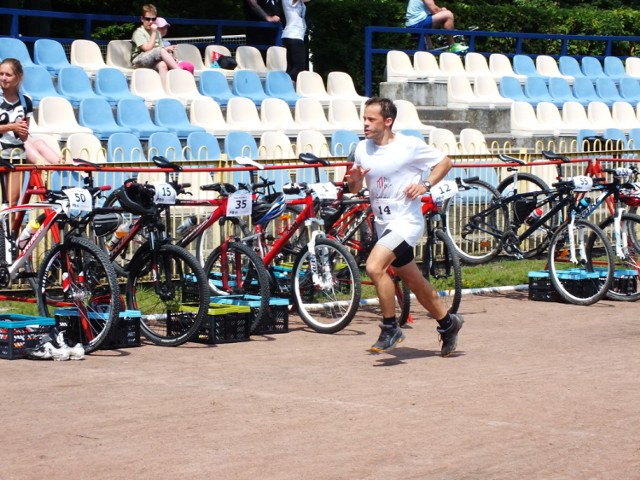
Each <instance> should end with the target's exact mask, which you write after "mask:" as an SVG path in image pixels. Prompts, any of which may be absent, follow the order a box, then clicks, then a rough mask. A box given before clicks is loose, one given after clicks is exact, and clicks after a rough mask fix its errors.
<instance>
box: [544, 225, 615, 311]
mask: <svg viewBox="0 0 640 480" xmlns="http://www.w3.org/2000/svg"><path fill="white" fill-rule="evenodd" d="M592 235H593V238H592ZM571 238H573V242H574V245H575V253H576V256H580V255H581V254H580V250H581V248H582V247H583V246H584V253H585V258H584V259H582V258H580V259H578V260H579V261H580V262H581V265H580V268H576V264H575V263H573V262H572V261H571V258H570V256H571V249H570V244H571ZM614 263H615V259H614V255H613V249H612V248H611V244H610V243H609V240H608V239H607V238H606V235H605V233H604V232H603V231H602V230H601V229H600V228H598V227H597V226H596V225H595V224H594V223H591V222H589V221H586V220H582V219H578V220H575V221H574V225H573V231H571V229H570V224H569V223H566V224H564V225H562V226H561V227H560V228H559V229H558V230H557V231H556V232H555V233H554V234H553V237H552V238H551V243H550V244H549V256H548V264H549V277H550V278H551V283H552V284H553V286H554V288H555V289H556V291H557V292H558V294H559V295H560V296H561V297H562V298H563V299H564V300H566V301H567V302H569V303H573V304H574V305H592V304H594V303H596V302H597V301H599V300H601V299H602V298H604V296H605V295H606V294H607V291H608V290H609V289H610V288H611V284H612V282H613V273H614V266H615V265H614Z"/></svg>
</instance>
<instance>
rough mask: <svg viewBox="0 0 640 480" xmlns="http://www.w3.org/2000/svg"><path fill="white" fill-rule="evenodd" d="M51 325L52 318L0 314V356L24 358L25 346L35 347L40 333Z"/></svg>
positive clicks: (53, 323)
mask: <svg viewBox="0 0 640 480" xmlns="http://www.w3.org/2000/svg"><path fill="white" fill-rule="evenodd" d="M53 325H55V320H54V319H53V318H47V317H35V316H30V315H20V314H16V313H3V314H0V358H6V359H8V360H15V359H17V358H24V351H25V348H32V347H35V346H36V345H37V344H38V340H39V338H40V335H42V334H43V333H47V332H48V331H49V328H50V327H51V326H53Z"/></svg>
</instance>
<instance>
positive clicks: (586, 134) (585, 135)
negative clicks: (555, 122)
mask: <svg viewBox="0 0 640 480" xmlns="http://www.w3.org/2000/svg"><path fill="white" fill-rule="evenodd" d="M597 136H598V133H597V132H596V131H595V130H593V129H591V128H581V129H580V130H578V134H577V135H576V142H577V144H578V152H589V151H593V150H594V145H593V144H592V143H591V142H589V138H593V137H597ZM602 147H603V145H602V144H601V143H600V141H599V145H598V147H597V149H598V150H600V149H602Z"/></svg>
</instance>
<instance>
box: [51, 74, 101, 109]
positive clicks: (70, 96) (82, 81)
mask: <svg viewBox="0 0 640 480" xmlns="http://www.w3.org/2000/svg"><path fill="white" fill-rule="evenodd" d="M58 93H59V94H60V95H62V96H63V97H65V98H66V99H67V100H69V102H71V105H73V106H74V107H78V106H79V105H80V102H81V101H82V100H84V99H85V98H102V97H100V95H98V94H97V93H95V92H94V91H93V89H92V88H91V80H90V79H89V76H88V75H87V72H85V71H84V70H83V69H82V68H80V67H65V68H61V69H60V71H59V72H58Z"/></svg>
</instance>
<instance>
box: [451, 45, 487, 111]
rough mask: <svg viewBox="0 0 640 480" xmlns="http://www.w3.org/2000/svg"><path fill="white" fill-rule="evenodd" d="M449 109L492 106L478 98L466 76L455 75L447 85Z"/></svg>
mask: <svg viewBox="0 0 640 480" xmlns="http://www.w3.org/2000/svg"><path fill="white" fill-rule="evenodd" d="M456 56H457V55H456ZM447 107H448V108H490V107H492V105H491V104H489V103H488V102H487V101H485V100H481V99H480V98H478V97H477V96H476V94H475V93H474V92H473V88H471V83H470V82H469V79H468V78H467V77H466V76H464V75H453V76H451V77H450V78H449V83H448V84H447Z"/></svg>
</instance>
